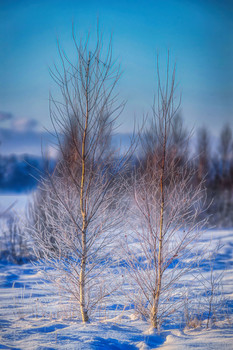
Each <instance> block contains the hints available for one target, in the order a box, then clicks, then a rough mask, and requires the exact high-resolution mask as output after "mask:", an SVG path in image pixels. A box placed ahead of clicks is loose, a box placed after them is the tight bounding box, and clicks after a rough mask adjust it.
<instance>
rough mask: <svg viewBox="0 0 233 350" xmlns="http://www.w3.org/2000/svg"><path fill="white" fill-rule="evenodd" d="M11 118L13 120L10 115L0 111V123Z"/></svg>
mask: <svg viewBox="0 0 233 350" xmlns="http://www.w3.org/2000/svg"><path fill="white" fill-rule="evenodd" d="M12 118H13V114H12V113H9V112H2V111H0V122H2V121H5V120H10V119H12Z"/></svg>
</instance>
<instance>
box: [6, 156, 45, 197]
mask: <svg viewBox="0 0 233 350" xmlns="http://www.w3.org/2000/svg"><path fill="white" fill-rule="evenodd" d="M45 168H46V161H45V160H43V159H42V157H36V156H33V155H28V154H24V155H15V154H12V155H8V156H3V155H0V192H2V193H6V192H7V193H12V192H18V193H25V192H30V191H31V190H33V189H35V188H36V186H37V184H38V180H39V179H40V177H41V176H42V175H44V172H45Z"/></svg>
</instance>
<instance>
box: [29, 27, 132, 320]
mask: <svg viewBox="0 0 233 350" xmlns="http://www.w3.org/2000/svg"><path fill="white" fill-rule="evenodd" d="M73 42H74V46H75V54H76V57H77V61H76V62H75V63H73V62H71V61H70V60H69V58H68V57H67V56H66V53H65V52H64V51H63V50H62V49H60V47H59V54H60V59H61V67H62V69H61V70H59V69H58V67H57V66H55V69H54V70H53V72H51V74H52V77H53V78H54V80H55V82H56V83H57V84H58V86H59V88H60V91H61V95H62V101H61V102H58V101H57V100H56V99H55V98H53V97H52V96H51V97H50V116H51V120H52V123H53V126H54V130H55V134H56V137H57V144H58V149H59V151H60V160H59V162H58V164H57V166H56V169H55V171H54V172H53V174H52V175H51V174H48V176H47V178H45V179H44V180H43V182H42V185H41V186H42V188H43V192H44V193H46V195H44V196H43V198H42V201H40V204H39V206H40V208H41V211H39V216H40V212H42V213H43V215H45V217H46V219H45V220H44V219H43V221H44V222H46V226H44V227H43V228H42V230H43V231H44V232H45V234H43V235H42V234H41V229H40V227H39V226H38V225H37V226H36V225H34V227H32V229H31V231H32V235H33V237H34V242H35V247H36V249H37V251H38V255H39V256H40V257H41V252H42V256H43V261H44V263H45V264H46V265H47V266H52V267H53V268H54V270H55V271H57V272H58V273H57V274H55V275H54V274H53V273H51V274H50V275H49V278H50V279H51V280H52V281H53V282H54V283H55V284H56V283H59V288H60V287H61V286H62V288H63V289H64V290H65V291H66V292H67V293H68V295H71V296H72V297H73V298H74V299H75V301H76V302H77V303H78V305H79V309H80V312H81V318H82V321H83V322H88V321H89V319H90V312H91V311H92V310H93V309H95V307H96V306H97V305H98V303H99V302H100V301H101V300H102V298H104V297H105V296H107V295H109V293H110V291H111V283H109V284H104V277H106V273H105V272H104V271H105V268H107V267H108V264H109V262H110V261H111V260H112V255H111V252H112V249H113V245H112V244H113V241H114V238H115V236H116V235H117V232H118V231H119V227H120V224H121V219H122V213H123V212H124V201H123V198H122V200H121V204H120V205H118V206H116V205H115V204H116V197H117V195H118V194H119V192H121V187H120V185H119V181H118V180H119V177H120V176H121V171H122V169H123V168H124V167H125V165H126V159H127V156H126V155H125V156H122V155H121V157H117V155H116V154H114V153H113V151H112V150H111V147H110V138H111V132H112V128H113V125H114V122H115V120H116V118H117V117H118V115H119V113H120V112H121V111H122V108H123V105H124V104H123V103H120V104H119V103H118V101H117V95H116V94H114V88H115V86H116V84H117V82H118V80H119V77H120V73H119V66H118V65H117V64H116V63H115V62H114V61H113V60H112V44H111V41H110V43H109V45H108V47H107V48H104V47H103V40H102V37H101V35H100V34H99V33H97V41H96V45H95V47H94V48H93V49H91V48H90V44H89V38H88V39H87V40H86V41H85V42H83V41H80V42H77V40H76V38H75V35H74V34H73ZM113 208H114V209H113ZM38 221H39V217H38ZM45 237H46V238H45Z"/></svg>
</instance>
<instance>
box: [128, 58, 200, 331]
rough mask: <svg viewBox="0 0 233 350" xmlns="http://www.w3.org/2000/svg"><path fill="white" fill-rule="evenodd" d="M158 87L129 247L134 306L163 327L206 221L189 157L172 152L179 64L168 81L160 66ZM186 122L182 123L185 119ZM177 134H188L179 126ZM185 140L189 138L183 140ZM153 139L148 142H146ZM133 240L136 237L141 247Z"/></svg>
mask: <svg viewBox="0 0 233 350" xmlns="http://www.w3.org/2000/svg"><path fill="white" fill-rule="evenodd" d="M157 77H158V93H157V101H156V104H155V105H154V107H153V117H152V123H151V125H150V133H149V134H150V135H152V136H151V138H150V140H149V142H150V143H149V146H150V147H146V150H145V151H146V153H147V154H148V152H149V154H148V156H147V158H146V159H147V161H146V170H145V171H144V173H143V175H141V174H140V176H138V178H137V174H136V178H135V182H134V186H133V193H132V195H133V197H134V201H133V204H132V207H131V220H130V231H131V234H130V235H129V236H128V238H127V242H126V244H125V247H127V248H125V250H126V253H127V256H128V263H129V267H130V268H129V274H130V275H131V277H132V278H133V281H134V282H136V285H135V288H136V290H135V294H134V297H135V301H134V302H135V308H136V309H137V310H139V311H140V312H141V313H142V314H143V315H144V316H146V317H147V318H148V319H150V322H151V326H152V327H153V328H158V327H159V325H160V323H161V322H162V320H163V319H164V318H165V317H167V316H168V315H169V314H171V313H172V312H174V310H175V309H176V308H177V304H178V303H180V300H181V298H177V296H178V294H179V293H180V292H181V288H179V287H178V282H180V284H181V278H182V276H184V274H185V273H186V272H187V270H189V269H190V268H191V267H192V266H194V263H196V256H195V258H191V250H192V248H194V246H195V244H194V242H195V240H196V238H197V237H198V235H199V234H200V230H201V228H202V227H203V225H204V224H205V220H199V215H200V213H201V212H202V199H203V195H204V193H203V191H202V189H201V185H198V186H197V187H195V186H194V185H193V171H192V169H191V166H190V164H189V162H188V160H187V161H185V163H184V164H182V166H177V158H176V156H175V154H174V152H173V147H174V133H173V132H174V128H177V123H176V121H177V120H176V118H175V116H176V113H177V108H178V107H177V106H176V105H175V97H174V94H175V69H174V70H173V72H172V75H171V78H170V68H169V62H168V66H167V80H166V83H165V87H163V86H162V84H161V80H160V72H159V67H157ZM180 127H181V124H180ZM177 135H183V133H182V130H177ZM183 141H184V140H183ZM147 145H148V144H147ZM131 239H132V241H131V243H132V242H134V245H133V246H134V247H135V243H137V245H136V246H137V253H134V251H133V250H132V248H131V247H132V245H131V244H130V240H131Z"/></svg>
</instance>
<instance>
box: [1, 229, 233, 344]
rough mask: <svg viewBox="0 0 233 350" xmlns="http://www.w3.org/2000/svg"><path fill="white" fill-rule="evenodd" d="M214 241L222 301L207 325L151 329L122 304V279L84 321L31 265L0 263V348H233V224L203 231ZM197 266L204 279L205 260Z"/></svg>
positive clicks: (174, 324)
mask: <svg viewBox="0 0 233 350" xmlns="http://www.w3.org/2000/svg"><path fill="white" fill-rule="evenodd" d="M219 241H220V242H221V248H220V250H219V251H218V252H217V255H216V259H215V262H214V271H215V273H216V274H223V275H222V276H223V277H222V292H221V300H222V301H224V304H223V302H222V301H221V304H219V308H223V305H224V312H222V313H221V315H220V316H219V317H217V320H216V323H215V324H214V326H212V327H211V328H210V329H206V322H205V319H204V320H203V321H202V324H201V325H199V326H198V327H197V328H195V329H187V328H185V324H184V322H183V320H182V318H179V317H177V319H176V318H173V319H172V322H167V323H166V322H165V323H164V324H163V325H162V328H161V330H160V333H159V334H157V333H156V332H152V331H151V330H150V329H149V324H148V323H147V322H146V321H145V320H142V319H140V318H139V317H138V316H137V315H136V314H135V313H134V310H133V309H132V308H130V307H129V305H128V304H127V293H128V292H130V291H129V289H127V288H126V289H125V291H126V293H125V291H124V285H123V286H122V289H120V290H119V291H118V292H117V293H115V295H114V297H112V298H109V299H107V300H106V304H105V307H104V311H103V310H102V311H101V313H100V314H99V315H97V317H96V318H95V321H94V322H93V323H90V324H86V325H83V324H82V323H81V322H80V321H79V320H78V318H76V315H75V312H74V309H73V307H72V304H70V303H69V302H68V301H65V300H64V298H62V297H61V296H60V293H59V291H58V290H57V291H55V293H54V292H53V291H52V289H51V290H50V289H49V286H47V287H45V286H44V285H43V283H42V274H41V272H38V271H37V270H36V269H35V267H34V266H33V265H31V264H25V265H21V266H17V265H12V264H1V265H0V349H22V350H27V349H28V350H29V349H30V350H34V349H37V350H39V349H41V350H42V349H50V350H51V349H141V350H146V349H161V350H162V349H163V350H173V349H177V350H184V349H197V348H198V349H203V350H206V349H214V350H219V349H221V350H228V349H229V350H230V349H233V323H232V321H233V319H232V310H233V230H222V231H217V230H212V231H207V232H206V233H205V234H204V236H203V242H204V243H205V242H206V243H208V244H209V242H211V246H212V247H213V246H215V245H217V244H218V242H219ZM202 268H203V274H202V276H203V279H204V278H205V274H206V273H207V269H206V266H205V264H203V267H202ZM126 280H127V279H126ZM203 283H204V281H203ZM128 288H129V287H128ZM131 293H132V291H131ZM194 301H195V300H194Z"/></svg>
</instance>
